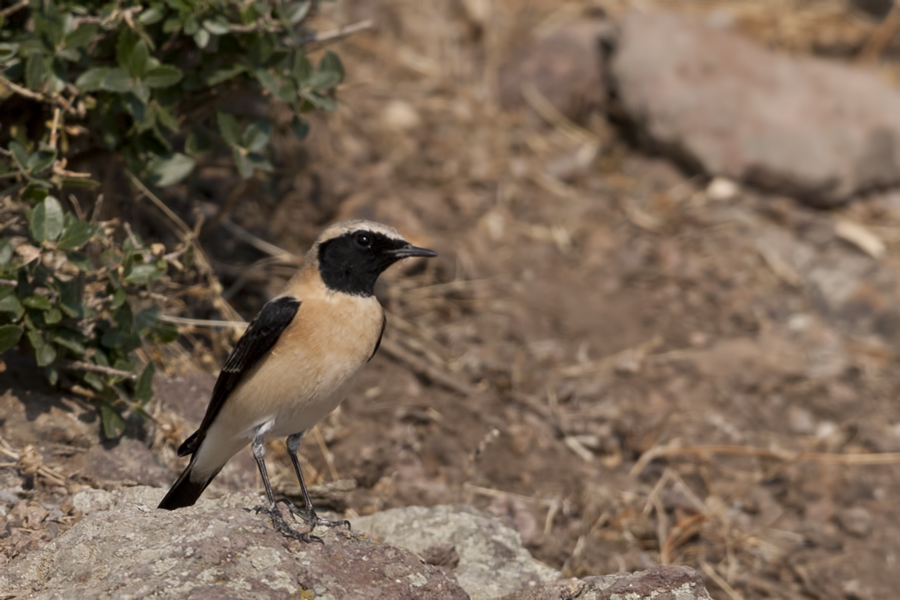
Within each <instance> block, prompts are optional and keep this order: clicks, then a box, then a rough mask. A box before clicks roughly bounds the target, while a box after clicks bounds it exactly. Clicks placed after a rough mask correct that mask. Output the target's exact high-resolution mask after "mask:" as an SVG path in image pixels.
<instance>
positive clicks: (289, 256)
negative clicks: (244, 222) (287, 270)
mask: <svg viewBox="0 0 900 600" xmlns="http://www.w3.org/2000/svg"><path fill="white" fill-rule="evenodd" d="M221 225H222V227H224V228H225V229H227V230H228V231H230V232H231V234H232V235H233V236H235V237H237V238H240V239H241V240H243V241H245V242H247V243H248V244H250V245H251V246H253V247H254V248H256V249H257V250H259V251H260V252H265V253H266V254H268V255H269V256H272V257H275V258H279V259H282V260H285V261H287V262H297V263H299V262H300V257H299V256H297V255H296V254H293V253H291V252H288V251H287V250H285V249H283V248H279V247H278V246H276V245H275V244H271V243H269V242H267V241H265V240H263V239H261V238H259V237H257V236H255V235H253V234H252V233H250V232H249V231H247V230H246V229H244V228H243V227H241V226H240V225H238V224H237V223H235V222H233V221H231V220H230V219H223V220H222V223H221Z"/></svg>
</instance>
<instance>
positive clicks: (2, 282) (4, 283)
mask: <svg viewBox="0 0 900 600" xmlns="http://www.w3.org/2000/svg"><path fill="white" fill-rule="evenodd" d="M17 285H19V284H18V282H16V281H13V280H11V279H0V287H16V286H17Z"/></svg>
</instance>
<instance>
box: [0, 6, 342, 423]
mask: <svg viewBox="0 0 900 600" xmlns="http://www.w3.org/2000/svg"><path fill="white" fill-rule="evenodd" d="M314 7H315V2H308V1H291V0H258V1H255V2H253V1H240V2H239V1H237V0H204V1H202V2H201V1H197V0H150V1H149V2H146V3H138V2H134V1H132V0H123V1H115V2H101V1H95V2H91V1H89V0H80V1H65V0H62V1H54V0H23V1H22V2H19V3H17V4H13V5H11V6H9V7H7V8H3V9H2V10H0V207H2V206H4V205H5V206H6V207H7V208H9V207H10V206H11V207H12V211H11V212H10V211H9V210H7V212H6V213H4V214H12V215H13V217H12V218H9V219H3V220H0V234H2V236H3V238H2V239H0V353H2V352H5V351H7V350H9V349H10V348H12V347H14V346H16V345H17V344H21V343H24V342H25V341H27V344H28V346H30V348H31V350H32V351H33V354H34V357H35V361H36V362H37V364H38V365H39V366H41V367H42V368H44V369H45V372H46V373H47V376H48V378H49V380H50V381H51V382H53V383H56V382H57V381H59V379H60V369H61V368H64V370H65V371H66V372H67V373H68V372H72V373H74V374H75V376H76V377H77V378H78V379H79V380H80V381H81V382H82V383H83V384H84V387H85V388H86V389H90V390H91V392H90V393H91V394H93V395H95V396H96V397H98V398H99V399H100V400H101V401H102V415H103V417H104V431H105V433H106V434H107V435H108V436H110V437H115V436H117V435H119V434H120V433H121V431H122V425H123V421H122V419H121V416H120V415H119V413H118V412H117V411H118V410H119V409H121V408H122V407H123V406H128V407H131V408H133V409H135V410H137V411H138V412H140V411H141V408H142V406H143V403H145V402H146V401H147V400H148V399H149V397H150V379H151V377H152V375H153V367H152V365H151V364H148V365H147V366H145V367H143V368H142V369H141V370H140V374H139V375H137V376H135V373H136V370H137V369H138V365H137V363H136V361H135V357H134V350H136V349H137V348H138V347H139V346H140V345H141V340H142V337H143V338H146V339H149V340H151V341H161V342H163V341H170V340H172V339H173V338H174V336H175V333H176V332H175V331H174V329H173V328H172V327H171V326H169V325H167V324H165V323H162V322H160V321H159V320H158V317H159V315H160V308H159V306H158V305H157V304H156V303H154V302H153V300H152V298H153V293H152V288H153V286H154V283H155V282H156V281H157V280H158V279H159V277H161V276H162V275H164V274H165V273H166V270H167V261H166V260H165V259H164V258H163V255H162V252H164V251H161V250H160V249H159V248H158V246H159V245H153V246H152V247H153V248H156V250H152V249H149V248H147V247H143V246H142V245H141V242H140V241H139V238H138V237H137V236H135V235H134V234H133V233H131V232H130V230H129V235H128V236H125V235H123V234H122V232H121V231H119V232H116V231H114V230H113V229H114V228H112V227H111V225H109V224H107V226H105V227H104V226H101V225H99V224H97V223H93V222H89V221H87V220H80V219H78V218H76V217H75V216H74V215H73V214H71V213H67V212H66V211H65V210H64V208H63V206H62V204H61V202H60V200H59V199H62V200H63V201H68V200H69V199H70V198H73V196H71V194H72V193H74V192H77V191H78V189H79V188H80V189H81V191H80V192H77V193H79V194H81V196H80V197H81V198H84V197H85V196H84V194H85V190H84V189H85V188H91V189H93V190H94V191H93V192H92V196H91V197H90V198H91V199H93V200H95V199H96V198H97V194H99V193H102V192H112V191H113V190H104V189H102V188H101V187H100V183H99V182H97V181H94V180H93V179H92V177H91V175H90V173H89V172H76V171H73V170H72V169H73V168H75V167H71V166H70V165H78V166H79V167H78V168H80V169H82V170H85V171H90V170H92V168H93V167H94V166H95V165H97V159H93V160H94V162H92V159H91V157H92V156H102V157H106V158H104V159H102V160H106V161H107V163H105V166H107V167H108V161H109V157H114V160H113V164H114V165H115V168H118V169H120V170H122V171H123V172H124V173H125V174H128V175H130V176H131V178H133V179H132V181H139V182H142V184H141V185H146V186H147V187H148V188H149V189H148V190H146V191H147V193H148V194H149V193H152V191H151V190H155V191H156V192H158V193H159V194H160V195H161V196H162V197H165V188H166V187H169V186H173V185H175V184H178V183H179V182H182V181H183V180H185V178H188V177H190V176H191V175H192V174H194V176H196V172H197V167H198V165H201V164H203V163H204V162H206V163H208V164H213V163H215V164H221V161H222V160H223V159H226V160H230V161H231V162H232V164H233V165H234V169H235V170H236V171H237V173H239V175H240V176H241V177H244V178H248V177H252V176H264V174H265V173H267V172H269V171H271V170H272V165H271V162H270V160H269V155H268V144H269V138H270V135H271V132H272V127H273V125H272V123H271V122H270V121H269V120H268V119H266V118H260V117H259V116H258V115H257V116H256V117H254V118H247V117H246V114H247V113H248V112H252V111H237V110H229V108H228V107H229V106H234V105H240V103H241V102H245V104H246V101H247V100H249V101H250V102H251V103H252V102H254V101H257V100H260V99H266V100H267V101H274V102H276V103H279V104H281V105H283V106H285V107H287V109H289V110H290V111H292V113H293V118H292V120H291V127H292V129H293V131H294V132H295V134H296V135H297V136H298V137H300V138H303V137H304V136H305V135H306V134H307V131H308V124H307V121H306V120H305V118H304V115H305V114H306V113H308V112H309V111H311V110H314V109H324V110H333V109H334V108H335V101H334V99H333V91H334V88H335V86H337V84H338V83H340V81H341V80H342V78H343V67H342V66H341V62H340V60H339V59H338V57H337V56H336V55H335V54H333V53H331V52H325V53H324V55H323V56H322V58H321V59H320V60H319V61H318V64H317V65H313V64H312V62H311V61H310V60H309V58H308V57H307V54H306V52H305V50H304V47H305V46H306V45H307V44H308V43H309V42H311V41H314V40H315V36H314V34H313V32H312V31H310V30H308V29H306V28H304V27H303V23H304V21H305V20H306V19H307V17H308V16H309V15H310V13H311V12H312V11H311V9H312V8H314ZM257 112H258V113H259V112H262V113H263V114H264V112H265V111H257ZM122 180H123V179H121V178H120V182H121V181H122ZM110 196H115V195H114V194H110ZM73 201H74V200H73ZM73 206H74V205H73ZM182 233H183V232H182ZM182 237H183V241H184V243H185V246H184V248H182V252H188V253H189V252H190V250H191V242H192V240H188V239H184V236H182ZM86 249H87V250H86Z"/></svg>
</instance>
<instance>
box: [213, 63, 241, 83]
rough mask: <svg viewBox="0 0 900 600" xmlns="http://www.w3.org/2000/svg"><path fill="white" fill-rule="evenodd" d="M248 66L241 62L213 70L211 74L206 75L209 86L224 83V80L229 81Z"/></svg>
mask: <svg viewBox="0 0 900 600" xmlns="http://www.w3.org/2000/svg"><path fill="white" fill-rule="evenodd" d="M246 70H247V68H246V67H245V66H244V65H241V64H235V65H232V66H230V67H225V68H222V69H216V70H215V71H212V72H211V73H210V74H209V75H207V76H206V78H205V80H206V85H208V86H216V85H219V84H220V83H222V82H223V81H228V80H229V79H231V78H232V77H234V76H235V75H240V74H241V73H243V72H244V71H246Z"/></svg>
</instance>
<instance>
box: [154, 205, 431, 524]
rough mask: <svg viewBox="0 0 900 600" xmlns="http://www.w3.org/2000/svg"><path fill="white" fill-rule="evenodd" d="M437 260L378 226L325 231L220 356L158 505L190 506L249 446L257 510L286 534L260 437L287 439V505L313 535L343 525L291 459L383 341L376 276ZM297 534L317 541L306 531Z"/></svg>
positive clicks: (354, 223) (353, 224)
mask: <svg viewBox="0 0 900 600" xmlns="http://www.w3.org/2000/svg"><path fill="white" fill-rule="evenodd" d="M435 256H437V253H436V252H434V251H433V250H429V249H427V248H420V247H417V246H413V245H412V244H410V243H409V242H408V241H406V239H404V238H403V236H401V235H400V234H399V233H398V232H397V231H396V230H395V229H393V228H391V227H389V226H387V225H383V224H381V223H375V222H373V221H367V220H362V219H355V220H349V221H341V222H338V223H335V224H334V225H331V226H330V227H327V228H326V229H325V230H324V231H323V232H322V233H321V235H320V236H319V237H318V239H317V240H316V241H315V242H314V243H313V245H312V246H311V247H310V249H309V251H308V252H307V254H306V256H305V257H304V259H303V261H302V262H301V263H300V267H299V269H298V270H297V272H296V274H295V275H294V276H293V277H292V278H291V279H290V280H289V281H288V283H287V285H286V286H285V287H284V289H283V290H282V291H281V293H279V294H278V295H277V296H275V297H274V298H272V299H271V300H269V301H268V302H267V303H266V304H265V305H264V306H263V308H262V309H261V310H260V312H259V314H258V315H257V316H256V318H255V319H253V321H252V322H251V323H250V325H249V326H248V327H247V329H246V331H245V332H244V334H243V335H242V336H241V338H240V339H239V340H238V342H237V344H235V346H234V349H233V350H232V351H231V353H230V354H229V355H228V358H227V359H226V360H225V363H224V365H223V367H222V370H221V371H220V373H219V376H218V378H217V379H216V383H215V386H214V388H213V392H212V397H211V399H210V401H209V405H208V407H207V409H206V414H205V415H204V417H203V421H202V422H201V424H200V427H199V428H198V429H197V431H195V432H194V433H193V434H192V435H191V436H189V437H188V438H187V439H186V440H185V441H184V443H183V444H181V446H180V447H179V448H178V456H180V457H184V456H188V455H190V456H191V459H190V462H189V463H188V465H187V467H186V468H185V469H184V471H183V472H182V473H181V475H180V476H179V477H178V479H177V480H176V481H175V483H174V484H172V487H171V488H170V489H169V491H168V493H167V494H166V495H165V497H164V498H163V499H162V501H161V502H160V503H159V508H161V509H166V510H175V509H178V508H183V507H186V506H191V505H193V504H194V503H195V502H196V501H197V499H198V498H199V497H200V495H201V494H202V493H203V491H204V490H205V489H206V487H207V486H208V485H209V484H210V482H211V481H212V480H213V478H215V476H216V475H217V474H218V473H219V471H221V470H222V467H224V466H225V464H226V463H227V462H228V461H229V460H230V459H231V458H232V457H233V456H234V455H235V454H237V453H238V452H239V451H240V450H242V449H243V448H245V447H246V446H247V445H248V444H249V445H250V446H251V448H252V451H253V457H254V459H255V460H256V464H257V467H258V468H259V473H260V476H261V478H262V482H263V486H264V487H265V491H266V499H267V501H268V508H262V507H259V510H264V511H265V512H267V513H268V514H269V515H271V516H272V517H273V520H274V522H275V525H276V529H279V530H280V531H282V532H284V533H288V529H290V528H288V527H286V523H285V522H284V520H283V518H281V513H280V512H279V511H278V509H277V504H276V501H275V495H274V493H273V492H272V486H271V484H270V483H269V476H268V473H267V471H266V464H265V442H266V441H267V440H269V439H276V438H286V446H287V451H288V455H289V456H290V458H291V462H292V463H293V466H294V471H295V472H296V475H297V479H298V481H299V483H300V489H301V492H302V495H303V501H304V504H305V508H304V509H303V510H301V509H299V508H298V507H296V506H295V505H294V504H293V503H291V502H287V504H288V505H289V508H290V509H291V512H292V513H293V514H295V515H299V516H301V517H303V518H304V519H305V520H307V521H308V522H309V523H310V524H311V528H310V532H312V531H313V530H314V529H315V527H316V526H317V525H331V526H333V525H335V524H341V523H346V524H347V525H349V523H347V522H346V521H338V522H333V521H327V520H325V519H320V518H319V517H318V515H317V514H316V512H315V508H314V507H313V504H312V501H311V500H310V497H309V490H308V489H307V487H306V482H305V481H304V479H303V473H302V471H301V469H300V462H299V460H298V458H297V452H298V450H299V447H300V440H301V439H302V437H303V434H304V433H305V432H307V431H309V430H310V429H311V428H312V427H313V426H314V425H315V424H316V423H318V422H319V421H320V420H322V419H323V418H324V417H325V416H326V415H327V414H328V413H330V412H331V411H332V410H334V409H335V408H336V407H337V406H338V404H340V402H341V400H342V399H343V396H342V391H343V389H344V387H345V386H346V384H347V382H348V381H349V380H350V379H351V378H352V377H353V376H354V374H355V373H356V372H357V371H358V370H359V369H360V367H362V366H363V365H364V364H365V363H366V362H368V361H369V360H371V359H372V357H373V356H374V355H375V353H376V352H377V350H378V347H379V346H380V344H381V338H382V335H383V334H384V329H385V324H386V317H385V313H384V309H383V308H382V306H381V304H380V303H379V302H378V300H377V298H376V297H375V290H374V288H375V282H376V280H377V279H378V277H379V276H380V275H381V274H382V273H383V272H384V271H385V270H386V269H387V268H388V267H390V266H391V265H393V264H394V263H396V262H397V261H399V260H402V259H404V258H410V257H424V258H431V257H435ZM291 531H293V530H291ZM295 533H296V532H295ZM295 537H299V538H300V539H303V540H305V541H310V540H311V539H316V540H317V541H321V539H320V538H316V537H315V536H310V535H309V534H298V535H297V536H295Z"/></svg>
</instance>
